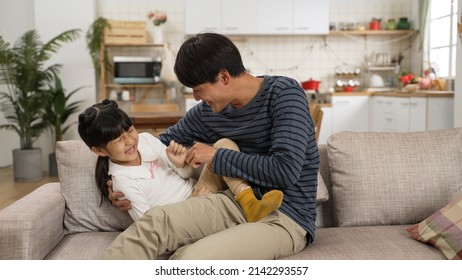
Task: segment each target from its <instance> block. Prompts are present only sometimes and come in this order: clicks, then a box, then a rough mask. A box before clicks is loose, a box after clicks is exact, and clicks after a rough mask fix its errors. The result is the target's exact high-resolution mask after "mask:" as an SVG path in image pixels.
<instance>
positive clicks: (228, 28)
mask: <svg viewBox="0 0 462 280" xmlns="http://www.w3.org/2000/svg"><path fill="white" fill-rule="evenodd" d="M222 7H223V10H222V11H223V12H222V13H223V18H222V33H224V34H257V16H256V12H255V11H256V10H257V0H234V1H223V2H222Z"/></svg>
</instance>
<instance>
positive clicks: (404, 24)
mask: <svg viewBox="0 0 462 280" xmlns="http://www.w3.org/2000/svg"><path fill="white" fill-rule="evenodd" d="M396 28H397V29H401V30H407V29H411V23H410V22H409V21H408V20H407V17H402V18H400V19H399V21H398V24H397V25H396Z"/></svg>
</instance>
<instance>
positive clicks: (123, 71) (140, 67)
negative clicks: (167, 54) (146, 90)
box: [114, 56, 162, 84]
mask: <svg viewBox="0 0 462 280" xmlns="http://www.w3.org/2000/svg"><path fill="white" fill-rule="evenodd" d="M161 69H162V61H161V59H160V58H156V59H154V58H152V57H141V56H114V82H116V83H118V84H154V83H158V82H159V81H160V70H161Z"/></svg>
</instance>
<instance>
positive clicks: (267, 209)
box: [236, 188, 284, 223]
mask: <svg viewBox="0 0 462 280" xmlns="http://www.w3.org/2000/svg"><path fill="white" fill-rule="evenodd" d="M283 196H284V195H283V193H282V192H281V191H278V190H272V191H270V192H267V193H265V194H264V195H263V197H262V198H261V200H258V199H257V198H256V197H255V194H254V193H253V191H252V188H248V189H244V190H243V191H241V192H240V193H238V194H237V196H236V201H237V202H238V203H239V205H241V207H242V210H243V211H244V214H245V217H246V219H247V222H249V223H252V222H256V221H258V220H261V219H262V218H264V217H266V216H268V215H269V214H270V213H271V212H273V211H275V210H277V209H278V208H279V207H280V206H281V203H282V197H283Z"/></svg>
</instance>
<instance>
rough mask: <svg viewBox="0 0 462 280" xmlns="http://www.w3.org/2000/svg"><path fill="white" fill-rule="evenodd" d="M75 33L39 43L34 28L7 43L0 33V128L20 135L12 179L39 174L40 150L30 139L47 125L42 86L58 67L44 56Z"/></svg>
mask: <svg viewBox="0 0 462 280" xmlns="http://www.w3.org/2000/svg"><path fill="white" fill-rule="evenodd" d="M79 34H80V31H79V30H78V29H73V30H69V31H65V32H63V33H61V34H59V35H58V36H56V37H54V38H52V39H51V40H50V41H48V42H46V43H42V42H41V41H40V38H39V35H38V33H37V31H35V30H30V31H27V32H25V33H24V34H23V35H22V36H21V37H20V38H19V39H18V40H17V41H16V42H15V44H14V45H13V46H11V47H10V44H9V43H7V42H6V41H5V40H4V39H3V37H2V36H0V84H5V85H6V86H7V92H0V110H1V111H2V112H3V114H4V116H5V120H6V121H7V123H6V124H1V125H0V129H8V130H12V131H15V132H16V133H17V134H18V136H19V139H20V148H19V149H14V150H13V173H14V179H15V181H37V180H40V179H41V178H42V159H41V158H42V152H41V149H40V148H34V146H33V143H34V142H35V141H36V140H37V139H38V137H39V136H40V135H42V133H43V132H44V131H45V130H46V128H47V126H48V125H49V123H48V121H47V120H46V119H45V118H44V116H45V114H46V108H47V107H48V104H47V103H48V100H49V98H46V96H47V88H46V86H47V85H48V84H49V83H50V82H51V81H52V80H53V74H54V73H58V72H59V70H60V68H61V65H60V64H51V65H49V64H48V60H49V59H50V58H51V56H52V55H53V54H54V53H56V52H57V51H58V50H59V48H60V47H61V44H62V43H66V42H72V41H74V40H76V39H77V38H78V37H79Z"/></svg>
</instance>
